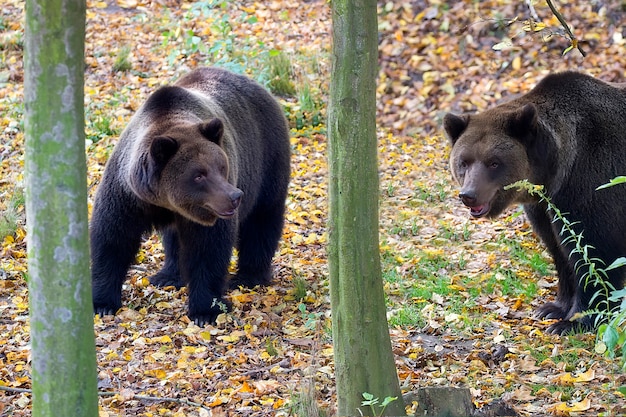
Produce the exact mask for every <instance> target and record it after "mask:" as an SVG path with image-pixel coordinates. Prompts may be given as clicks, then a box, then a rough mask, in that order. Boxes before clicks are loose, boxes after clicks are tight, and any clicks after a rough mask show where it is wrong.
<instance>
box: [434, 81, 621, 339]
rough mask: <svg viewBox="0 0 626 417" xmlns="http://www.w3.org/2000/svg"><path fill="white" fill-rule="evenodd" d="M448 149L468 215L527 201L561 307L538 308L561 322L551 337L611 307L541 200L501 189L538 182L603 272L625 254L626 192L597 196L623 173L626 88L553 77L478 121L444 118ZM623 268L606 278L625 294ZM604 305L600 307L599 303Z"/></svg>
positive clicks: (581, 325) (586, 323)
mask: <svg viewBox="0 0 626 417" xmlns="http://www.w3.org/2000/svg"><path fill="white" fill-rule="evenodd" d="M443 127H444V130H445V132H446V135H447V137H448V139H449V140H450V143H451V145H452V151H451V154H450V169H451V172H452V175H453V177H454V179H455V180H456V181H457V182H458V183H459V184H460V186H461V190H460V193H459V196H460V198H461V200H462V201H463V203H464V204H465V205H466V206H468V207H469V208H470V213H471V215H472V216H473V217H483V216H487V217H492V218H493V217H496V216H498V215H499V214H500V213H502V211H503V210H504V209H506V208H507V207H509V206H510V205H512V204H517V203H521V204H524V209H525V211H526V213H527V215H528V218H529V219H530V221H531V223H532V225H533V229H534V230H535V231H536V232H537V234H538V235H539V236H540V237H541V239H542V240H543V241H544V243H545V244H546V246H547V247H548V250H549V251H550V253H551V254H552V256H553V258H554V262H555V266H556V269H557V272H558V275H559V286H558V295H557V300H556V301H555V302H554V303H547V304H545V305H544V306H542V307H541V308H540V309H539V310H538V313H537V314H538V316H539V317H546V318H557V319H561V321H560V322H557V323H555V324H554V325H552V326H551V327H550V331H552V332H554V333H566V332H569V331H572V330H580V329H588V328H590V327H592V324H593V323H592V319H591V318H590V317H589V316H588V317H586V318H582V319H577V318H576V317H577V313H580V312H581V311H583V310H586V309H588V308H590V307H599V308H604V309H606V307H607V300H606V298H604V299H602V297H599V298H596V300H595V301H594V302H593V303H592V301H591V300H592V297H593V295H594V293H595V292H596V291H598V290H599V287H598V286H597V285H594V284H593V283H590V282H587V281H588V280H586V279H585V277H583V276H582V275H581V274H582V272H581V270H580V269H579V268H577V264H576V263H577V262H578V261H579V260H580V255H579V254H577V253H576V252H575V251H573V249H574V247H573V246H572V244H571V241H569V242H563V238H564V237H562V236H561V234H560V232H561V229H562V224H561V223H560V221H553V214H552V213H548V212H547V211H546V209H547V207H546V204H545V202H542V201H539V200H538V199H537V198H536V197H530V196H529V195H528V194H527V193H525V192H521V191H517V190H513V189H511V190H504V186H506V185H508V184H511V183H513V182H516V181H518V180H523V179H527V180H529V181H530V182H531V183H533V184H541V185H543V186H544V191H545V193H546V194H547V196H548V197H549V198H550V199H551V201H552V202H553V203H554V204H555V205H556V206H557V207H558V208H559V209H560V210H561V211H562V212H563V213H567V214H566V216H567V218H568V220H569V221H571V222H574V223H575V231H576V232H577V233H583V235H584V238H585V240H584V243H585V244H588V245H590V246H591V247H593V248H592V249H590V256H592V257H594V258H598V259H602V260H603V261H604V262H605V263H606V264H607V265H608V264H609V263H611V262H612V261H613V260H614V259H616V258H617V257H620V256H625V255H626V187H623V186H622V187H613V188H611V189H608V190H600V191H596V188H597V187H598V186H600V185H602V184H605V183H607V182H608V181H609V180H610V179H612V178H614V177H616V176H618V175H625V174H626V158H625V157H624V155H626V84H624V83H621V84H610V83H604V82H602V81H600V80H596V79H594V78H592V77H590V76H587V75H584V74H580V73H577V72H565V73H560V74H553V75H550V76H548V77H546V78H544V79H543V80H542V81H541V82H540V83H539V84H538V85H537V86H536V87H535V88H534V89H533V90H532V91H530V92H529V93H527V94H525V95H523V96H521V97H519V98H517V99H515V100H512V101H510V102H508V103H504V104H501V105H499V106H496V107H494V108H492V109H489V110H487V111H485V112H483V113H480V114H476V115H463V116H455V115H452V114H447V115H446V116H445V118H444V123H443ZM624 276H625V274H624V270H623V269H616V270H611V271H608V274H607V280H608V281H609V282H610V283H611V284H612V285H613V286H614V287H615V288H618V289H619V288H622V287H623V284H624ZM602 302H603V303H604V304H601V303H602Z"/></svg>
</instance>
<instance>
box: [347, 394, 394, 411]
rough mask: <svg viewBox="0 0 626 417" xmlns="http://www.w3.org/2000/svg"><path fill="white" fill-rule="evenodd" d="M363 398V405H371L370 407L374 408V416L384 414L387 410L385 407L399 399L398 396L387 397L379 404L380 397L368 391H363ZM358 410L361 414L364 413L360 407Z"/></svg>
mask: <svg viewBox="0 0 626 417" xmlns="http://www.w3.org/2000/svg"><path fill="white" fill-rule="evenodd" d="M363 398H364V399H363V401H361V407H370V409H371V410H372V415H374V416H382V415H383V413H384V412H385V408H387V406H388V405H389V404H391V403H392V402H394V401H396V400H397V399H398V397H385V399H384V400H383V402H382V403H381V404H378V397H377V398H374V396H373V395H372V394H370V393H368V392H364V393H363ZM375 405H378V408H379V410H378V412H376V407H374V406H375ZM357 411H358V412H359V414H360V415H363V412H362V411H361V410H360V409H358V410H357Z"/></svg>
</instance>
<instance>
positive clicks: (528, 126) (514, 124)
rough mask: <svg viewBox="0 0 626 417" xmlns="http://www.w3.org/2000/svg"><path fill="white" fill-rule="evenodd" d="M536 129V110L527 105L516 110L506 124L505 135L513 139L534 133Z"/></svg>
mask: <svg viewBox="0 0 626 417" xmlns="http://www.w3.org/2000/svg"><path fill="white" fill-rule="evenodd" d="M536 127H537V108H536V107H535V105H534V104H532V103H528V104H525V105H524V107H522V108H521V109H519V110H517V111H516V112H515V113H513V115H512V116H511V117H510V118H509V120H508V122H507V126H506V128H507V133H509V134H510V135H511V136H513V137H523V136H525V135H526V134H527V133H529V132H534V131H535V128H536Z"/></svg>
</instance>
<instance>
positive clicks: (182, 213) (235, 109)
mask: <svg viewBox="0 0 626 417" xmlns="http://www.w3.org/2000/svg"><path fill="white" fill-rule="evenodd" d="M289 178H290V143H289V129H288V126H287V122H286V119H285V116H284V114H283V111H282V109H281V107H280V105H279V104H278V103H277V101H276V100H275V99H274V98H273V97H272V96H271V95H270V93H269V92H268V91H266V90H265V89H264V88H263V87H262V86H260V85H259V84H257V83H256V82H254V81H252V80H250V79H248V78H246V77H244V76H240V75H236V74H233V73H231V72H228V71H225V70H222V69H218V68H200V69H197V70H194V71H193V72H191V73H189V74H188V75H187V76H185V77H183V78H181V79H180V80H179V81H178V82H176V83H175V84H173V85H171V86H166V87H162V88H160V89H158V90H157V91H156V92H154V93H153V94H152V95H151V96H150V97H149V98H148V100H147V101H146V102H145V103H144V105H143V106H142V107H141V108H140V109H139V110H138V111H137V113H136V114H135V115H134V116H133V117H132V119H131V121H130V123H129V124H128V126H127V127H126V129H125V130H124V132H123V133H122V135H121V137H120V140H119V142H118V143H117V145H116V147H115V149H114V150H113V153H112V155H111V158H110V160H109V161H108V163H107V166H106V168H105V171H104V175H103V178H102V182H101V183H100V185H99V187H98V190H97V193H96V197H95V201H94V207H93V215H92V219H91V226H90V235H91V236H90V238H91V257H92V282H93V305H94V309H95V313H97V314H100V315H105V314H114V313H115V312H116V311H117V310H118V309H119V308H120V307H121V305H122V303H121V290H122V284H123V282H124V280H125V277H126V273H127V271H128V269H129V267H130V265H131V263H132V262H133V260H134V259H135V255H136V254H137V251H138V250H139V246H140V241H141V237H142V235H143V234H144V233H146V232H149V231H151V230H153V229H157V230H159V231H160V232H161V234H162V241H163V246H164V250H165V263H164V265H163V268H162V269H161V270H160V271H159V272H158V273H157V274H156V275H155V276H153V277H151V279H150V280H151V282H152V283H153V284H155V285H159V286H166V285H175V286H183V285H186V286H187V287H188V291H189V306H188V316H189V317H190V318H191V319H192V320H194V321H195V322H196V323H197V324H199V325H204V324H207V323H211V322H213V321H214V320H215V318H216V317H217V315H218V314H219V313H220V312H222V311H223V310H224V306H227V305H228V303H226V301H225V300H224V298H223V296H224V294H225V291H226V288H227V283H228V281H227V277H228V266H229V264H230V259H231V253H232V249H233V247H236V248H238V250H239V253H238V270H237V274H236V276H235V278H234V279H233V280H232V281H231V286H236V285H244V286H249V287H251V286H254V285H257V284H260V285H266V284H269V283H270V281H271V278H272V271H271V261H272V257H273V256H274V253H275V252H276V249H277V247H278V242H279V239H280V237H281V235H282V228H283V221H284V220H283V218H284V211H285V199H286V197H287V186H288V183H289Z"/></svg>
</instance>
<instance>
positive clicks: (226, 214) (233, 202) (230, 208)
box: [211, 188, 243, 219]
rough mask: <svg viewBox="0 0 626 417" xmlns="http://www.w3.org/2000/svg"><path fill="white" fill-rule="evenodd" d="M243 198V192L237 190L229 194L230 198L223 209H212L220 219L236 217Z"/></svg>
mask: <svg viewBox="0 0 626 417" xmlns="http://www.w3.org/2000/svg"><path fill="white" fill-rule="evenodd" d="M242 196H243V191H241V190H240V189H238V188H236V189H234V190H233V191H231V192H230V193H228V198H227V199H226V202H225V203H224V205H223V206H222V207H211V209H212V210H213V211H214V212H215V214H217V216H218V217H221V218H223V219H227V218H230V217H232V216H234V215H235V212H236V211H237V208H239V205H240V204H241V197H242Z"/></svg>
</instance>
